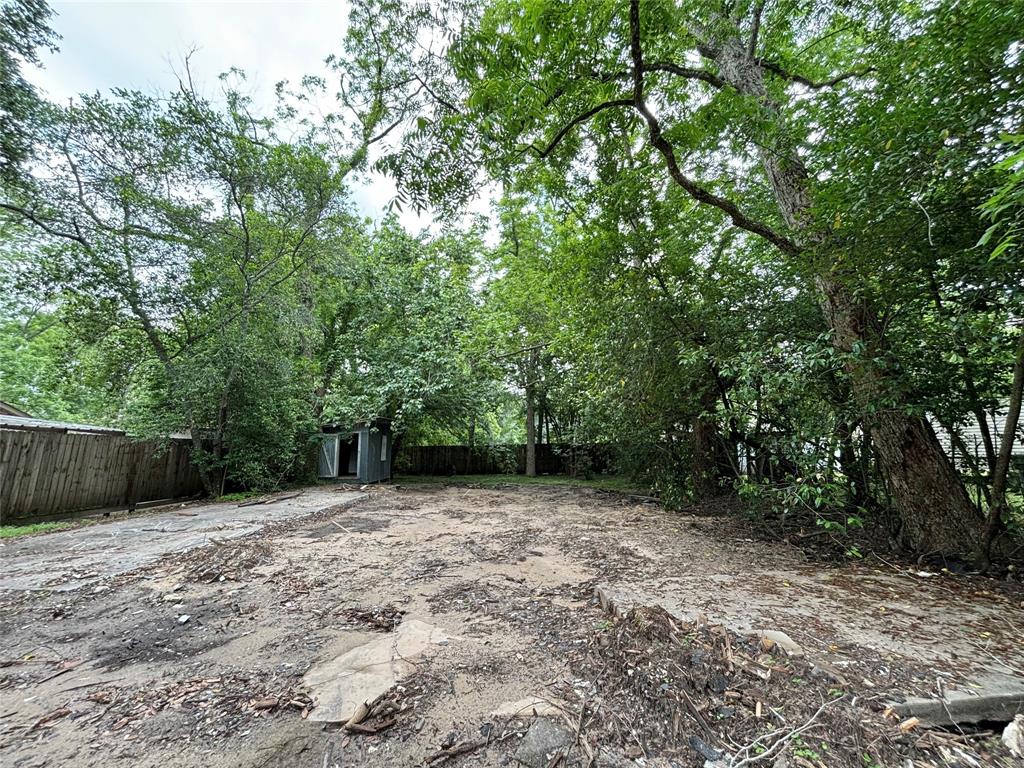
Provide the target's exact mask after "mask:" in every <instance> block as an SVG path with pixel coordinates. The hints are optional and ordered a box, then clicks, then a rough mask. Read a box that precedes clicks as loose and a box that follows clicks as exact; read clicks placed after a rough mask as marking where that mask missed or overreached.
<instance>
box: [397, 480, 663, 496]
mask: <svg viewBox="0 0 1024 768" xmlns="http://www.w3.org/2000/svg"><path fill="white" fill-rule="evenodd" d="M391 481H392V482H394V483H398V484H400V485H401V484H405V485H416V484H422V483H435V484H442V485H479V486H484V487H487V488H494V487H497V486H503V485H548V486H568V487H570V488H597V489H599V490H602V491H617V492H619V493H632V494H637V495H640V496H649V495H650V493H651V491H650V489H649V488H643V487H641V486H639V485H638V484H637V483H636V482H635V481H633V480H630V479H629V478H628V477H623V476H620V475H595V476H594V477H593V478H591V479H589V480H587V479H584V478H581V477H565V476H563V475H540V476H538V477H527V476H526V475H452V476H450V477H446V476H436V477H435V476H431V475H396V476H395V477H393V478H392V479H391Z"/></svg>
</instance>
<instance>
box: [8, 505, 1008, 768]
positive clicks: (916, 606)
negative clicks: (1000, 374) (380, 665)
mask: <svg viewBox="0 0 1024 768" xmlns="http://www.w3.org/2000/svg"><path fill="white" fill-rule="evenodd" d="M728 505H729V503H728V502H725V501H722V502H716V504H715V505H714V507H713V508H709V509H710V511H711V512H712V513H713V514H712V515H710V516H708V515H706V514H703V513H706V512H708V511H709V509H704V510H701V512H702V514H701V515H696V514H688V513H667V512H664V511H662V510H660V509H659V508H658V507H657V506H655V505H652V504H650V503H647V502H646V501H645V500H643V499H633V498H629V497H625V496H621V495H616V494H607V493H600V492H595V491H590V490H586V489H570V488H565V487H536V486H535V487H522V488H521V487H516V486H511V485H510V486H508V487H502V488H470V487H456V486H450V487H445V486H438V485H423V486H403V487H402V488H397V487H389V486H380V487H375V488H373V489H372V490H371V491H370V496H369V498H368V499H366V500H364V501H362V502H360V503H358V504H356V505H354V506H350V505H346V506H341V507H331V508H327V509H323V510H320V511H317V512H311V514H308V515H306V516H304V517H298V518H295V519H292V520H287V521H283V522H278V523H274V524H273V525H271V526H269V527H268V528H265V529H264V530H263V531H262V532H260V533H258V534H254V535H251V536H249V537H246V538H241V539H237V540H233V541H230V542H224V543H221V544H211V545H209V546H205V547H201V548H199V549H194V550H191V551H188V552H186V553H179V554H175V555H173V556H168V557H165V558H163V559H162V560H160V561H159V562H156V563H153V564H152V565H149V566H147V567H145V568H140V569H138V570H137V571H134V572H131V573H128V574H123V575H121V576H118V577H116V578H112V579H109V580H106V581H104V582H103V583H102V584H100V585H99V586H96V587H87V588H80V589H77V590H72V591H68V592H63V593H57V592H48V591H38V592H14V591H10V592H0V630H2V631H3V633H4V638H5V652H4V654H3V656H2V657H0V762H2V763H3V764H4V765H18V766H19V768H30V767H31V766H49V765H78V764H103V765H106V766H112V768H136V766H144V767H146V768H148V767H149V766H152V767H153V768H156V766H160V768H186V767H188V768H191V766H195V765H203V766H204V768H233V767H234V766H239V767H241V766H281V767H282V768H284V766H287V767H288V768H324V766H350V765H360V766H367V767H368V768H392V766H404V765H423V764H424V763H425V762H426V761H431V762H430V764H431V765H443V766H446V768H447V766H459V765H474V766H507V765H512V764H514V757H513V756H514V754H515V752H516V749H517V748H518V746H519V744H520V742H521V740H522V739H523V737H524V735H525V734H526V732H527V731H528V730H529V728H530V727H531V723H532V722H533V721H534V715H533V711H532V708H530V707H527V708H526V711H520V710H522V709H523V708H522V707H521V706H519V704H520V703H521V702H531V701H542V702H554V704H550V705H547V710H548V714H549V716H552V717H555V718H556V719H558V720H560V722H561V723H562V726H563V727H564V728H565V729H566V730H567V731H568V733H569V736H570V739H569V742H568V747H567V748H566V749H565V751H564V752H562V753H561V754H560V755H558V756H553V757H557V759H556V760H555V763H557V764H558V765H561V766H563V767H564V766H575V765H580V766H582V765H598V766H605V765H607V766H637V767H639V766H645V767H646V768H652V767H654V768H668V766H670V765H671V766H677V767H678V766H690V765H695V766H703V765H704V761H705V760H707V759H708V755H719V754H720V756H721V758H722V759H723V760H726V763H725V765H728V762H727V761H728V760H729V759H732V760H733V761H734V762H739V761H740V760H742V759H743V757H742V756H744V755H745V756H747V757H760V755H758V751H759V750H760V749H764V750H765V752H764V753H761V755H764V754H768V753H769V751H771V750H774V751H771V752H770V754H771V755H772V756H773V759H774V755H776V754H777V755H779V756H781V757H784V760H785V761H786V763H787V764H788V765H789V766H791V767H792V768H808V766H811V767H812V768H821V766H826V767H827V768H872V766H881V765H900V764H902V762H903V761H904V760H906V759H911V760H914V761H915V767H916V768H925V767H926V766H928V767H929V768H932V767H935V768H937V767H938V766H943V765H954V764H960V765H975V764H978V765H981V764H985V765H997V766H1000V765H1002V766H1009V765H1011V763H1010V762H1009V760H1010V758H1009V755H1008V752H1007V751H1006V750H1005V749H1003V748H1001V747H1000V746H999V744H998V739H993V738H992V736H991V734H989V735H986V734H985V733H984V732H967V733H965V734H964V735H961V734H959V733H949V732H946V731H935V730H924V729H921V728H910V729H908V730H906V731H904V730H901V728H900V723H899V722H897V721H894V720H893V719H891V717H889V716H888V715H887V714H886V710H885V706H884V702H885V701H887V700H889V699H891V698H893V697H896V696H898V695H900V694H931V693H934V691H935V688H936V685H940V686H949V685H953V684H956V683H957V682H963V681H965V680H967V679H969V678H970V676H971V675H972V674H975V673H976V672H978V671H979V670H981V669H982V668H999V669H1004V668H1005V669H1008V670H1013V669H1018V670H1019V669H1024V648H1022V647H1021V645H1020V637H1021V635H1022V629H1024V604H1022V603H1021V602H1020V600H1021V599H1022V598H1021V596H1020V595H1019V594H1018V595H1014V594H1012V593H1011V592H1008V591H1006V590H1005V589H1004V588H1002V587H996V586H993V583H992V582H990V581H989V580H985V579H981V578H978V577H962V576H957V575H954V574H949V573H942V572H940V571H938V572H936V575H932V576H922V575H920V572H924V571H925V570H926V569H924V568H922V567H920V566H916V565H915V564H907V563H901V562H897V561H894V560H893V561H890V562H889V563H882V562H878V561H869V562H865V563H861V564H842V563H837V562H830V563H829V565H828V567H823V566H822V565H821V564H820V563H815V562H811V561H809V560H808V558H807V557H806V555H805V554H804V552H803V550H802V549H801V548H798V547H796V546H792V545H789V544H786V543H777V542H770V541H768V540H766V538H765V537H763V536H761V535H760V534H758V533H757V532H756V531H754V530H752V529H751V528H750V527H749V523H747V522H746V521H743V520H737V519H736V518H732V517H725V516H722V515H723V514H724V513H725V512H728V511H729V510H728ZM599 586H600V588H601V590H602V594H605V593H607V594H613V593H614V594H615V595H616V597H617V598H619V597H621V598H622V603H621V611H619V613H617V614H610V613H607V612H605V610H603V609H602V606H601V602H600V601H599V600H598V599H597V598H596V597H595V590H596V589H597V588H598V587H599ZM656 605H662V606H663V607H664V609H662V608H658V607H655V606H656ZM183 615H187V616H189V619H188V621H185V622H181V623H179V617H180V616H183ZM414 621H419V622H423V623H425V624H429V625H431V626H436V627H437V628H438V629H439V630H441V631H442V632H443V633H444V635H445V636H446V637H448V638H450V641H445V642H443V643H436V644H434V643H432V644H430V646H429V647H427V648H425V649H423V651H422V654H421V655H417V656H416V657H415V658H408V659H405V660H402V659H400V661H402V669H403V674H406V672H407V676H406V677H404V678H402V677H401V676H398V682H397V683H396V684H395V685H394V686H393V687H391V688H390V689H389V690H387V691H386V692H385V693H384V694H383V695H381V696H379V697H378V698H377V699H376V700H375V701H374V702H367V704H369V707H368V710H369V711H368V712H366V714H365V716H364V717H363V718H362V719H361V720H360V721H359V722H358V723H353V724H352V727H349V728H346V727H345V725H344V724H343V723H318V722H312V720H313V714H312V713H313V712H315V711H316V710H315V708H313V706H314V705H313V702H312V699H311V696H310V693H311V691H310V690H307V689H305V688H304V687H303V678H304V676H305V675H306V674H307V673H308V672H309V671H310V670H311V669H314V668H315V667H317V666H318V665H323V664H324V663H326V662H329V661H330V660H332V659H335V658H337V657H339V656H342V655H344V654H346V653H347V652H348V651H350V650H352V649H354V648H357V647H360V646H363V645H365V644H367V643H371V642H372V643H377V644H387V643H388V642H389V639H394V641H395V642H396V643H397V638H398V636H399V635H400V634H401V632H402V630H401V628H402V626H403V625H404V624H406V623H407V622H409V623H412V622H414ZM740 624H745V625H749V627H758V628H765V629H773V630H780V631H783V632H785V633H787V634H788V635H789V636H790V637H791V638H793V639H794V640H795V641H796V642H797V643H799V644H800V645H801V646H803V647H804V648H805V649H806V655H805V656H803V657H796V656H789V655H788V654H786V653H784V652H782V651H780V650H779V648H777V647H765V646H762V645H760V644H759V642H758V641H755V640H752V639H750V638H749V637H748V636H747V635H745V634H743V632H742V631H741V629H744V630H745V629H746V628H747V626H744V627H740V626H739V625H740ZM396 648H398V646H397V645H396ZM823 705H824V707H823ZM759 708H760V709H759ZM499 712H500V713H503V714H498V713H499ZM510 712H519V714H518V716H513V715H511V714H509V713H510ZM306 715H308V716H309V717H306ZM357 726H362V727H357ZM801 729H802V730H801ZM758 739H760V741H759V742H758V743H757V744H754V742H755V740H758ZM744 750H745V751H744ZM1000 750H1002V751H1000ZM865 755H867V757H865ZM592 759H593V762H591V760H592ZM972 761H974V762H973V763H972ZM753 764H756V763H752V764H751V765H753ZM759 764H760V765H771V764H772V763H771V762H769V761H767V760H764V759H762V760H760V763H759ZM781 764H782V763H780V765H781Z"/></svg>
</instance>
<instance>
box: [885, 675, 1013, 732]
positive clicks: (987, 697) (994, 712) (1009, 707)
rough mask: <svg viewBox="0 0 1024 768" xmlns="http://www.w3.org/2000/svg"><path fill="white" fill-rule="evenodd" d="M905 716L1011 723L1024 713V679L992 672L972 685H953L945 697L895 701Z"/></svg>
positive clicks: (940, 721)
mask: <svg viewBox="0 0 1024 768" xmlns="http://www.w3.org/2000/svg"><path fill="white" fill-rule="evenodd" d="M892 708H893V710H894V711H895V712H896V713H897V714H898V715H899V716H900V717H901V718H907V717H917V718H919V719H920V720H921V722H923V723H924V724H925V725H952V724H953V723H982V722H997V723H1008V722H1010V721H1012V720H1013V719H1014V718H1015V716H1017V715H1020V714H1024V679H1021V678H1019V677H1011V676H1010V675H1000V674H996V673H991V674H988V675H983V676H981V677H979V678H978V679H977V680H976V682H975V684H974V685H973V686H971V687H970V688H963V689H953V688H951V689H949V690H947V691H946V695H945V697H943V698H938V697H935V698H914V699H907V700H906V701H904V702H900V703H895V704H893V705H892Z"/></svg>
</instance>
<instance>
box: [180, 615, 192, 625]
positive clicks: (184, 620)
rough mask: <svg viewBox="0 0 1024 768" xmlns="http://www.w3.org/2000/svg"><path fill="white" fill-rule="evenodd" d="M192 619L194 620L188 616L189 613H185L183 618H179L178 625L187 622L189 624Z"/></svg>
mask: <svg viewBox="0 0 1024 768" xmlns="http://www.w3.org/2000/svg"><path fill="white" fill-rule="evenodd" d="M191 618H192V617H191V616H189V615H188V614H187V613H183V614H181V616H179V617H178V623H179V624H185V623H187V622H188V620H189V619H191Z"/></svg>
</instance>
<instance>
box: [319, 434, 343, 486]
mask: <svg viewBox="0 0 1024 768" xmlns="http://www.w3.org/2000/svg"><path fill="white" fill-rule="evenodd" d="M338 438H339V435H326V436H325V437H324V441H323V442H322V443H320V477H337V476H338V448H339V440H338Z"/></svg>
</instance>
